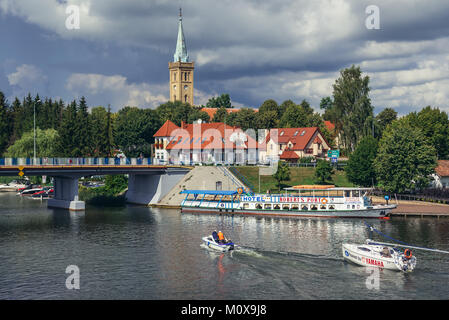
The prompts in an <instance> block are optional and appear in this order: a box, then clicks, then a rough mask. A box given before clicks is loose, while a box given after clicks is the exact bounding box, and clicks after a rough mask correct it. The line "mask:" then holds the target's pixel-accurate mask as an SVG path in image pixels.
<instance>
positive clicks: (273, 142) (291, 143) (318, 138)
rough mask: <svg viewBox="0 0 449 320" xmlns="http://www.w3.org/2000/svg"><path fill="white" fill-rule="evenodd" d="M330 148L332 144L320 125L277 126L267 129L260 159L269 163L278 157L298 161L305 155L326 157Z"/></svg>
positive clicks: (260, 150)
mask: <svg viewBox="0 0 449 320" xmlns="http://www.w3.org/2000/svg"><path fill="white" fill-rule="evenodd" d="M261 147H262V145H261ZM329 149H330V145H329V143H328V142H327V141H326V139H325V138H324V136H323V134H322V133H321V131H320V129H319V128H318V127H306V128H276V129H270V130H267V131H266V137H265V143H264V145H263V148H260V149H259V160H260V161H261V162H263V163H267V162H271V161H276V159H280V160H284V161H288V162H297V161H298V160H299V159H300V158H303V157H312V156H313V157H315V158H326V157H327V151H328V150H329Z"/></svg>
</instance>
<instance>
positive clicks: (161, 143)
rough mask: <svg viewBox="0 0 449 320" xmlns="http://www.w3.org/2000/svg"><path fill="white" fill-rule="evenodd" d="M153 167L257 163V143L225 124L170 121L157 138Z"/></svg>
mask: <svg viewBox="0 0 449 320" xmlns="http://www.w3.org/2000/svg"><path fill="white" fill-rule="evenodd" d="M154 138H155V144H154V147H155V148H154V149H155V150H154V154H155V159H154V163H158V164H162V163H177V164H191V163H223V162H227V163H257V158H258V154H257V148H258V143H257V141H256V140H255V139H254V138H253V137H251V136H249V135H247V134H246V133H244V132H243V130H242V129H241V128H239V127H233V126H229V125H227V124H225V123H221V122H215V123H202V122H201V121H197V122H195V123H193V124H186V123H184V122H182V123H181V126H177V125H175V124H174V123H173V122H171V121H170V120H167V121H166V122H165V123H164V124H163V126H162V127H161V128H160V129H159V130H158V131H157V132H156V133H155V134H154Z"/></svg>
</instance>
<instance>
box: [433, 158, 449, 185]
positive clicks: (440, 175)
mask: <svg viewBox="0 0 449 320" xmlns="http://www.w3.org/2000/svg"><path fill="white" fill-rule="evenodd" d="M432 176H433V179H434V180H433V181H432V187H434V188H449V160H438V165H437V167H436V168H435V173H434V174H433V175H432Z"/></svg>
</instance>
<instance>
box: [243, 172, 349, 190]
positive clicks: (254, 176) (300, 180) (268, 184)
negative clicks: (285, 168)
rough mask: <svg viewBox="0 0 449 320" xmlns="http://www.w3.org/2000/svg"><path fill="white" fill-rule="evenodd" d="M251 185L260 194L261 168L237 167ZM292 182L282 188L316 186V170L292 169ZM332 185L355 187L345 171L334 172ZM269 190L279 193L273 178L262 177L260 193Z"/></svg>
mask: <svg viewBox="0 0 449 320" xmlns="http://www.w3.org/2000/svg"><path fill="white" fill-rule="evenodd" d="M235 168H236V169H237V170H238V171H239V172H240V174H242V175H243V176H244V177H245V178H246V179H247V180H248V181H249V182H250V183H252V184H253V186H254V187H255V189H256V190H254V191H255V192H259V190H258V189H259V168H258V167H235ZM289 169H290V180H289V181H283V186H282V188H286V187H291V186H296V185H299V184H316V183H315V178H314V173H315V168H311V167H291V168H289ZM332 184H334V185H335V186H337V187H353V186H354V185H353V184H352V183H350V182H349V181H348V179H347V178H346V174H345V172H344V171H337V170H334V174H333V175H332ZM267 190H270V191H271V192H278V187H277V186H276V180H275V179H274V178H273V177H272V176H260V192H262V193H265V192H266V191H267Z"/></svg>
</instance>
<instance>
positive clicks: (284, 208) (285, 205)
mask: <svg viewBox="0 0 449 320" xmlns="http://www.w3.org/2000/svg"><path fill="white" fill-rule="evenodd" d="M282 210H290V206H289V205H288V204H284V205H283V206H282Z"/></svg>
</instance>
